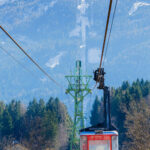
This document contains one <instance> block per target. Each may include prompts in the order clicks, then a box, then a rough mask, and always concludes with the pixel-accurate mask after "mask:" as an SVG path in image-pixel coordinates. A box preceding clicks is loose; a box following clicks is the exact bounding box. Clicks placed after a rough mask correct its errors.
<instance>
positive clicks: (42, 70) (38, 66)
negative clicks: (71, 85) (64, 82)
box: [0, 26, 61, 87]
mask: <svg viewBox="0 0 150 150" xmlns="http://www.w3.org/2000/svg"><path fill="white" fill-rule="evenodd" d="M0 28H1V29H2V31H4V33H5V34H6V35H7V36H8V37H9V38H10V39H11V40H12V41H13V42H14V43H15V44H16V45H17V47H18V48H19V49H20V50H21V51H22V52H23V53H24V54H25V55H26V56H27V57H28V58H29V59H30V60H31V61H32V62H33V63H34V64H35V65H36V67H37V68H38V69H39V70H40V71H41V72H43V74H45V75H46V76H47V77H48V78H49V79H50V80H51V81H53V82H54V83H55V84H56V85H57V86H59V87H61V86H60V84H59V83H57V82H56V81H55V80H54V79H53V78H52V77H51V76H50V75H49V74H48V73H47V72H46V71H45V70H44V69H42V67H41V66H40V65H39V64H38V63H37V62H36V61H34V60H33V59H32V58H31V56H30V55H28V54H27V52H26V51H25V50H24V49H23V48H22V47H21V46H20V45H19V44H18V43H17V42H16V41H15V40H14V39H13V38H12V37H11V36H10V34H9V33H8V32H7V31H6V30H5V29H4V28H3V27H2V26H0Z"/></svg>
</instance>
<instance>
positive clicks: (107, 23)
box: [99, 0, 112, 72]
mask: <svg viewBox="0 0 150 150" xmlns="http://www.w3.org/2000/svg"><path fill="white" fill-rule="evenodd" d="M111 8H112V0H110V3H109V9H108V15H107V22H106V28H105V34H104V40H103V47H102V54H101V59H100V66H99V72H100V70H101V67H102V61H103V55H104V49H105V42H106V37H107V31H108V25H109V19H110V13H111Z"/></svg>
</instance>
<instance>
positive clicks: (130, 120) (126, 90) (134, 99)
mask: <svg viewBox="0 0 150 150" xmlns="http://www.w3.org/2000/svg"><path fill="white" fill-rule="evenodd" d="M149 95H150V82H149V81H144V80H143V79H142V80H139V79H137V81H136V82H133V83H132V84H129V82H127V81H126V82H123V83H122V86H121V87H119V88H117V89H114V88H111V116H112V123H113V125H115V126H116V127H117V128H118V132H119V143H120V144H119V146H120V149H126V150H130V149H131V150H145V149H146V150H148V149H150V142H149V139H150V97H149ZM102 106H103V100H98V98H96V100H95V102H94V104H93V109H92V111H91V124H92V125H94V124H97V123H99V122H100V121H102V120H103V119H102V113H103V109H102Z"/></svg>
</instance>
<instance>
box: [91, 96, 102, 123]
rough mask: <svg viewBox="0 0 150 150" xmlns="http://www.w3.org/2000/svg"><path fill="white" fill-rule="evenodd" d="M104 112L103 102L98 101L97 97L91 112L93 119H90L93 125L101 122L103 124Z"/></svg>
mask: <svg viewBox="0 0 150 150" xmlns="http://www.w3.org/2000/svg"><path fill="white" fill-rule="evenodd" d="M102 111H103V107H102V102H101V101H100V100H99V99H98V96H96V98H95V101H94V104H93V108H92V111H91V117H90V123H91V125H96V124H98V123H100V122H103V118H102Z"/></svg>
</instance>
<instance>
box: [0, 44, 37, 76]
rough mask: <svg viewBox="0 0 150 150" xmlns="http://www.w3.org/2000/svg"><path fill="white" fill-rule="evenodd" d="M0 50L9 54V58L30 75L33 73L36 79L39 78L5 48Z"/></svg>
mask: <svg viewBox="0 0 150 150" xmlns="http://www.w3.org/2000/svg"><path fill="white" fill-rule="evenodd" d="M0 49H1V50H2V51H3V52H4V53H5V54H7V55H8V56H10V57H11V58H12V59H13V60H14V61H15V62H16V63H18V64H19V65H20V66H21V67H22V68H24V69H25V70H26V71H28V72H29V73H31V74H32V75H33V76H34V77H37V76H36V74H34V73H33V72H32V71H31V70H29V69H28V68H27V67H26V66H25V65H23V64H22V63H21V62H20V61H19V60H17V59H16V58H15V57H14V56H13V55H12V54H10V53H9V52H8V51H7V50H6V49H5V48H3V47H1V46H0Z"/></svg>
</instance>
